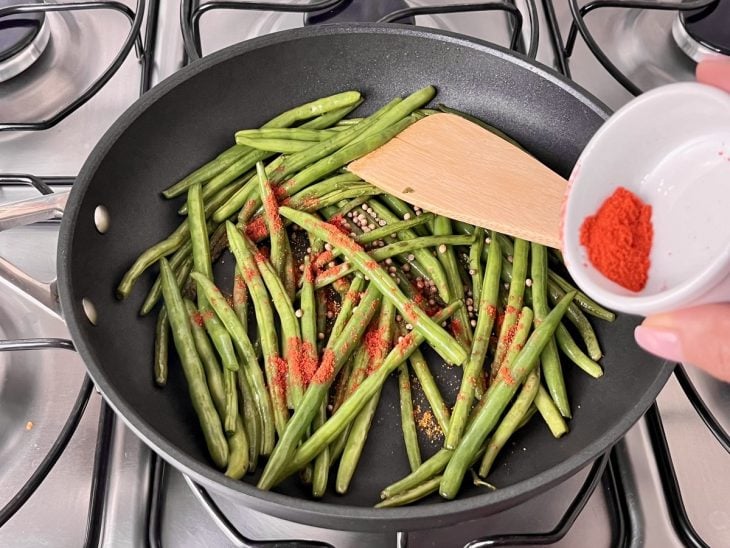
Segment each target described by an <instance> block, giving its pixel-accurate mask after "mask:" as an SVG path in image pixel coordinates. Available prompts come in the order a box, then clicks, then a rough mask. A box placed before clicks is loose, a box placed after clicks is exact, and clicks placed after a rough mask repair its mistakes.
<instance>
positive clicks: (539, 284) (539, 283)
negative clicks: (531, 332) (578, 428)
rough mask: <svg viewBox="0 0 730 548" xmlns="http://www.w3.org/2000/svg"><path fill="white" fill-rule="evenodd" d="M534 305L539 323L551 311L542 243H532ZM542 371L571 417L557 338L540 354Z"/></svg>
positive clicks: (550, 387) (545, 255)
mask: <svg viewBox="0 0 730 548" xmlns="http://www.w3.org/2000/svg"><path fill="white" fill-rule="evenodd" d="M530 275H531V277H532V306H533V309H534V310H535V323H536V324H539V323H540V322H542V321H543V320H544V319H545V316H547V315H548V312H549V311H550V309H549V307H548V302H547V279H546V277H547V249H546V248H545V246H542V245H540V244H536V243H534V242H533V243H532V264H531V274H530ZM540 363H541V367H542V372H543V374H544V376H545V384H547V386H548V389H549V390H550V395H551V397H552V399H553V400H554V401H555V405H557V406H558V409H559V410H560V414H561V415H563V416H564V417H568V418H569V417H570V416H571V413H570V403H569V402H568V392H567V390H566V389H565V379H564V378H563V369H562V366H561V365H560V356H559V355H558V346H557V344H556V343H555V338H554V337H553V339H552V340H551V341H550V342H548V344H547V346H546V347H545V350H543V352H542V355H541V356H540Z"/></svg>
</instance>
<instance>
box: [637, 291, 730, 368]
mask: <svg viewBox="0 0 730 548" xmlns="http://www.w3.org/2000/svg"><path fill="white" fill-rule="evenodd" d="M634 337H635V338H636V342H637V343H638V344H639V346H641V347H642V348H643V349H644V350H646V351H647V352H651V353H652V354H656V355H657V356H661V357H663V358H666V359H668V360H673V361H678V362H685V363H689V364H692V365H695V366H697V367H699V368H701V369H704V370H705V371H707V372H708V373H710V374H711V375H713V376H715V377H717V378H719V379H722V380H724V381H730V304H711V305H705V306H697V307H694V308H685V309H683V310H677V311H675V312H669V313H665V314H657V315H655V316H649V317H647V318H646V319H645V320H644V322H643V323H642V324H641V325H640V326H639V327H637V328H636V330H635V331H634Z"/></svg>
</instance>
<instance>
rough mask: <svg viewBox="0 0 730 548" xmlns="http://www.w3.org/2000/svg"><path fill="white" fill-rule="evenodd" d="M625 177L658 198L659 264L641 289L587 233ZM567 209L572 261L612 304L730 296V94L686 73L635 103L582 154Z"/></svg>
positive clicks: (579, 277) (672, 304) (647, 309)
mask: <svg viewBox="0 0 730 548" xmlns="http://www.w3.org/2000/svg"><path fill="white" fill-rule="evenodd" d="M619 186H623V187H625V188H627V189H629V190H630V191H632V192H633V193H634V194H636V195H637V196H638V197H639V198H640V199H641V200H643V201H644V202H645V203H647V204H649V205H651V206H652V224H653V228H654V239H653V245H652V251H651V255H650V260H651V266H650V269H649V279H648V282H647V284H646V287H645V288H644V289H643V290H641V291H639V292H633V291H630V290H628V289H624V288H623V287H621V286H619V285H617V284H615V283H614V282H612V281H610V280H609V279H608V278H606V277H605V276H603V275H602V274H601V273H600V272H599V271H598V270H596V269H595V268H594V267H593V265H592V264H591V263H590V261H589V260H588V257H587V253H586V249H585V248H584V247H583V246H581V245H580V241H579V239H580V227H581V224H582V223H583V220H584V219H585V218H586V217H587V216H589V215H593V214H595V212H596V211H597V210H598V208H599V207H600V206H601V204H602V203H603V202H604V200H606V198H608V197H609V196H610V195H611V194H613V192H614V191H615V190H616V188H617V187H619ZM564 211H565V212H564V218H563V228H562V238H563V254H564V257H565V261H566V265H567V267H568V270H569V272H570V274H571V276H572V277H573V279H574V280H575V281H576V283H577V284H578V285H579V286H580V288H581V289H582V290H583V291H585V292H586V293H587V294H588V295H590V296H591V297H592V298H594V299H595V300H596V301H598V302H600V303H602V304H604V305H605V306H607V307H609V308H612V309H614V310H619V311H622V312H627V313H630V314H640V315H648V314H654V313H657V312H663V311H667V310H673V309H677V308H682V307H686V306H692V305H696V304H704V303H709V302H724V301H730V94H727V93H725V92H723V91H720V90H719V89H715V88H712V87H710V86H706V85H703V84H696V83H681V84H672V85H668V86H664V87H661V88H657V89H655V90H652V91H649V92H647V93H644V94H643V95H641V96H639V97H637V98H636V99H634V100H633V101H631V102H630V103H628V104H627V105H626V106H624V107H623V108H621V109H620V110H619V111H617V112H616V113H615V114H614V115H613V116H611V118H610V119H609V120H608V121H607V122H606V123H605V124H604V125H603V126H602V127H601V128H600V129H599V130H598V132H597V133H596V134H595V135H594V136H593V138H592V139H591V141H590V142H589V143H588V146H587V147H586V148H585V150H584V151H583V153H582V154H581V156H580V158H579V159H578V162H577V163H576V166H575V169H574V170H573V173H572V174H571V176H570V183H569V186H568V193H567V196H566V203H565V210H564Z"/></svg>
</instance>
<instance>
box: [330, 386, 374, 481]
mask: <svg viewBox="0 0 730 548" xmlns="http://www.w3.org/2000/svg"><path fill="white" fill-rule="evenodd" d="M379 402H380V392H378V393H376V394H375V395H374V396H373V397H372V398H370V401H368V402H367V403H366V404H365V407H363V409H362V410H361V411H360V413H358V415H357V417H355V419H354V420H353V421H352V427H351V428H350V432H349V434H348V436H347V441H346V442H345V445H344V447H343V449H342V456H341V458H340V465H339V466H338V468H337V478H336V482H335V490H336V491H337V492H338V493H339V494H341V495H344V494H345V493H347V490H348V489H349V487H350V481H351V480H352V476H353V475H354V473H355V468H356V467H357V463H358V462H359V460H360V455H361V454H362V450H363V448H364V447H365V441H366V440H367V436H368V432H369V431H370V425H371V423H372V420H373V417H374V416H375V411H376V409H377V407H378V403H379ZM327 447H328V446H325V449H324V450H323V452H324V451H326V450H327ZM320 454H321V453H320ZM317 456H319V455H317Z"/></svg>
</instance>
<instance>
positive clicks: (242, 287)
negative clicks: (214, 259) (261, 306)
mask: <svg viewBox="0 0 730 548" xmlns="http://www.w3.org/2000/svg"><path fill="white" fill-rule="evenodd" d="M232 297H233V311H234V312H235V313H236V316H237V317H238V321H239V322H241V326H243V329H244V331H248V288H247V287H246V281H245V280H244V279H243V274H241V269H240V267H239V266H238V265H236V271H235V274H234V276H233V294H232Z"/></svg>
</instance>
